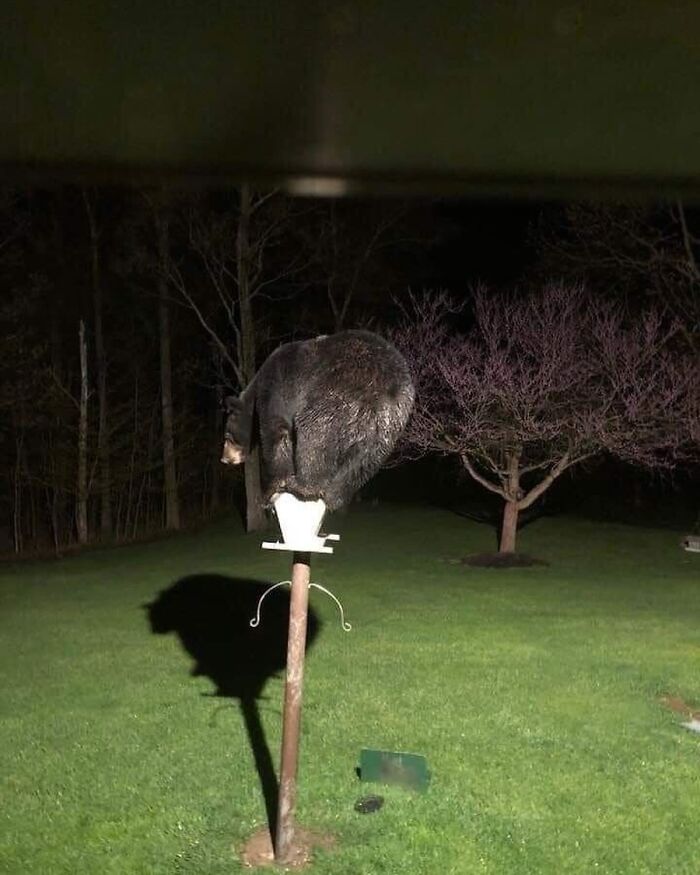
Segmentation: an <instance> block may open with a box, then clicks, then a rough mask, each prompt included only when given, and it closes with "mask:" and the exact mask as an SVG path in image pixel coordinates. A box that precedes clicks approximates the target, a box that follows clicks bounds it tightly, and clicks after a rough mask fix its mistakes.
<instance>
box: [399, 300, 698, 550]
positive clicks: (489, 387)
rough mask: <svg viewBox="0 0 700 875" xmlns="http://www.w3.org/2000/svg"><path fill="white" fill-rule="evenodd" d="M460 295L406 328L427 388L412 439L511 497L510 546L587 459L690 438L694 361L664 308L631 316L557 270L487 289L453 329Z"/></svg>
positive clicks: (503, 543)
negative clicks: (498, 291)
mask: <svg viewBox="0 0 700 875" xmlns="http://www.w3.org/2000/svg"><path fill="white" fill-rule="evenodd" d="M454 309H455V308H454V307H453V306H452V305H451V303H450V301H449V298H448V297H447V296H445V295H441V296H436V297H432V298H431V297H430V296H425V297H424V298H423V299H422V300H420V301H415V302H414V313H413V314H412V316H410V317H409V318H407V320H406V321H405V322H404V324H403V326H402V327H401V328H400V329H398V330H397V331H396V332H395V334H394V340H395V342H396V343H397V345H398V346H399V347H400V348H401V349H402V351H403V352H404V354H405V355H406V357H407V359H408V361H409V364H410V366H411V368H412V371H413V375H414V380H415V383H416V389H417V398H416V407H415V410H414V415H413V417H412V419H411V421H410V423H409V426H408V430H407V433H406V442H407V447H408V450H409V452H411V451H412V452H413V453H414V454H416V455H419V454H422V453H426V452H439V453H445V454H452V455H456V456H457V457H458V458H459V459H460V461H461V463H462V465H463V467H464V469H465V471H466V472H467V473H468V474H469V475H470V476H471V477H472V478H473V479H474V480H475V481H476V482H477V483H479V484H480V485H481V486H483V487H484V488H485V489H487V490H489V491H490V492H492V493H495V494H496V495H498V496H499V497H500V498H501V499H502V500H503V502H504V510H503V522H502V527H501V538H500V550H501V552H512V551H514V550H515V544H516V533H517V524H518V515H519V514H520V512H521V511H522V510H524V509H525V508H528V507H530V506H531V505H532V504H534V503H535V502H536V501H537V500H538V499H539V498H540V497H541V496H542V495H543V494H544V493H545V492H546V491H547V489H549V488H550V487H551V486H552V484H553V483H554V482H555V481H556V480H557V478H558V477H560V476H561V475H562V474H563V473H564V472H565V471H566V470H568V469H569V468H571V467H572V466H574V465H577V464H579V463H581V462H582V461H583V460H584V459H587V458H590V457H591V456H593V455H596V454H599V453H602V452H609V453H612V454H614V455H615V456H617V457H619V458H621V459H624V460H626V461H629V462H631V463H634V464H641V465H645V466H650V467H659V466H673V465H674V464H676V463H677V462H678V461H679V460H680V459H683V458H685V457H686V456H687V455H688V454H689V453H690V452H691V441H692V429H693V428H694V427H695V426H694V425H693V423H694V421H695V416H696V415H697V393H698V388H697V380H696V376H697V369H696V364H695V362H694V361H693V360H692V359H691V358H690V357H689V356H688V355H685V354H682V353H680V352H678V351H677V350H674V349H673V346H672V339H673V338H674V336H675V335H676V334H677V330H678V326H677V325H676V324H673V325H668V324H666V323H665V322H664V320H663V319H662V317H661V315H660V313H659V312H658V310H650V311H649V312H647V313H646V314H645V315H644V316H643V317H642V318H640V319H639V320H638V321H636V322H634V323H632V324H627V323H626V321H625V313H624V311H623V310H622V309H621V308H620V307H618V306H614V305H612V304H609V303H605V302H603V301H601V300H600V299H596V298H593V297H591V296H590V295H588V294H587V293H586V292H585V291H584V289H583V287H581V286H577V287H567V286H564V285H561V284H552V283H550V284H548V285H546V286H545V287H544V288H542V289H541V290H537V291H534V292H531V293H529V294H526V295H520V296H518V295H516V294H505V295H490V294H489V293H488V292H487V291H486V289H484V288H479V289H477V290H476V291H475V293H474V314H473V315H474V323H473V327H472V329H471V330H470V331H468V332H467V333H466V334H461V333H458V332H453V331H451V330H450V326H449V324H448V323H449V315H450V312H453V311H454ZM694 411H695V412H694Z"/></svg>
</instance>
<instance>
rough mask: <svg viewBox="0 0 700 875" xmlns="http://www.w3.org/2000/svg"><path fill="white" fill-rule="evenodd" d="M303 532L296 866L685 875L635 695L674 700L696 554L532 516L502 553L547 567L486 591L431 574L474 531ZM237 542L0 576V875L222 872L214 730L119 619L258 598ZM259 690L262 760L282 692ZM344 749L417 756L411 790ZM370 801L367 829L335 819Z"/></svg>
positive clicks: (698, 817) (143, 640)
mask: <svg viewBox="0 0 700 875" xmlns="http://www.w3.org/2000/svg"><path fill="white" fill-rule="evenodd" d="M331 530H335V531H340V532H341V534H342V541H341V543H340V545H339V546H338V548H337V550H336V555H335V556H333V557H318V558H315V559H314V566H313V577H314V578H315V579H316V580H318V581H319V582H320V583H323V584H325V585H327V586H329V587H330V588H331V589H333V591H334V592H335V593H336V594H337V595H338V596H339V597H340V598H341V600H342V601H343V603H344V605H345V608H346V611H347V618H348V619H349V620H350V622H351V623H352V624H353V631H352V632H351V633H349V634H345V633H344V632H342V630H341V629H340V625H339V622H338V618H337V614H336V613H335V608H334V606H333V605H332V603H331V602H330V601H329V600H327V599H326V598H325V597H324V596H323V595H321V594H319V593H314V594H313V595H312V604H313V606H314V609H315V610H316V611H317V613H318V615H319V616H320V618H321V621H322V626H321V631H320V634H319V635H318V637H317V639H316V641H315V642H314V645H313V647H312V648H311V649H310V651H309V657H308V661H307V675H306V687H305V703H304V730H303V740H302V759H301V767H300V789H299V803H298V819H299V821H300V822H301V823H302V824H304V825H305V826H309V827H313V828H317V829H320V830H325V831H329V832H332V833H333V834H335V835H336V837H337V839H338V847H337V849H336V850H335V851H334V852H332V853H320V854H318V855H317V858H316V864H315V867H314V870H313V871H318V872H322V873H324V875H325V873H329V875H333V873H347V875H350V873H352V875H374V873H426V875H433V873H434V875H438V873H441V875H443V873H444V875H447V873H459V875H461V873H472V872H486V873H496V875H504V873H507V875H510V873H521V872H522V873H524V872H528V873H550V872H551V873H562V872H567V873H568V872H581V873H584V872H585V873H590V872H602V873H606V875H610V873H617V872H625V873H627V872H629V873H635V875H640V873H655V875H656V873H666V872H668V873H685V872H688V873H696V872H697V871H699V869H700V862H699V860H700V837H699V834H698V824H699V823H700V790H699V789H698V788H699V787H700V780H699V778H698V771H699V770H700V737H699V736H696V735H694V734H692V733H690V732H687V731H686V730H684V729H682V728H681V727H680V726H679V722H680V719H681V718H680V717H679V716H678V715H676V714H674V713H672V712H670V711H667V710H665V709H664V708H663V707H661V705H660V704H659V701H658V700H659V697H660V696H661V695H662V694H663V693H666V692H670V693H674V694H677V695H680V696H681V697H683V698H684V699H686V701H689V702H691V703H693V704H695V705H700V673H699V672H698V666H699V657H700V623H699V622H698V620H699V619H700V556H695V555H692V554H688V553H684V552H683V551H682V550H681V549H680V548H679V546H678V535H677V534H676V533H673V532H667V531H655V530H644V529H637V528H634V529H632V528H626V527H623V526H613V525H605V526H602V525H595V524H591V523H586V522H581V521H573V520H569V519H555V520H551V519H550V520H545V521H541V522H538V523H535V524H533V525H532V526H529V527H528V528H526V529H525V530H524V531H523V532H522V533H521V536H520V543H519V547H520V549H522V550H524V551H527V552H529V553H531V554H533V555H535V556H538V557H541V558H544V559H547V560H548V561H549V562H550V563H551V564H550V565H549V567H534V568H527V569H509V570H492V569H474V568H464V567H461V566H455V565H453V564H450V563H449V561H448V560H449V559H450V558H454V557H459V556H462V555H464V554H466V553H469V552H478V551H483V550H489V549H492V547H493V545H494V535H493V533H492V532H491V531H490V530H489V529H486V528H484V527H481V526H477V525H475V524H473V523H470V522H468V521H465V520H463V519H461V518H459V517H457V516H454V515H450V514H449V513H446V512H443V511H439V510H435V509H413V508H406V507H383V508H379V509H368V510H361V511H357V512H354V513H352V514H350V515H348V516H346V517H341V518H339V519H338V520H336V521H335V522H334V524H333V525H332V526H331ZM258 544H259V538H255V537H246V536H243V535H242V534H240V532H238V531H237V530H236V526H235V524H234V523H233V522H231V523H226V524H225V525H224V524H219V525H217V526H214V527H212V528H211V529H209V530H207V531H204V532H200V533H197V534H194V535H186V536H182V537H179V538H173V539H168V540H165V541H161V542H157V543H152V544H146V545H139V546H135V547H129V548H120V549H114V550H103V551H94V552H90V553H85V554H83V555H81V556H75V557H71V558H68V559H64V560H60V561H55V562H43V563H23V564H17V565H15V566H11V567H9V566H5V567H4V568H3V569H2V571H1V573H0V636H1V637H0V675H1V689H2V696H1V697H0V782H1V786H2V791H1V794H0V806H1V810H0V871H2V872H7V873H13V875H14V873H18V875H19V873H41V875H53V873H71V875H74V873H90V875H93V873H100V875H102V873H149V875H151V873H197V875H208V873H231V872H237V871H243V869H242V866H241V864H240V863H239V862H238V860H237V858H236V856H235V853H234V851H233V850H232V848H233V847H239V846H240V845H241V843H242V842H243V841H244V840H245V839H246V838H247V837H248V836H249V835H250V833H251V832H252V831H253V830H254V828H255V827H256V826H258V825H260V824H262V823H264V822H265V806H264V802H263V799H262V795H261V787H260V781H259V779H258V776H257V772H256V769H255V764H254V760H253V755H252V753H251V746H250V743H249V741H248V736H247V733H246V730H245V726H244V723H243V719H242V716H241V712H240V708H239V706H238V703H237V702H236V700H231V699H225V698H213V697H209V696H206V695H202V694H205V693H208V692H211V691H212V689H213V684H212V682H211V680H210V679H209V678H207V677H206V676H200V677H193V676H191V674H190V669H191V667H192V659H191V657H190V655H189V654H188V653H187V652H186V651H185V650H184V649H183V647H182V645H181V643H180V641H179V640H178V638H177V636H175V635H172V634H171V635H154V634H152V633H151V630H150V627H149V624H148V620H147V616H146V614H145V612H144V610H143V608H142V605H143V604H144V603H145V602H148V601H151V600H152V599H153V598H154V597H155V596H156V595H157V594H158V593H159V592H160V591H161V590H163V589H166V588H168V587H169V586H171V585H172V584H173V583H174V582H175V581H176V580H178V579H179V578H182V577H184V576H186V575H190V574H208V573H216V574H223V575H228V576H231V577H239V578H240V577H242V578H248V577H252V578H256V579H259V580H269V581H271V582H272V581H276V580H279V579H283V578H285V577H286V576H287V574H288V559H289V557H288V555H287V554H282V553H280V554H278V553H268V552H263V551H261V550H259V549H258ZM232 585H235V584H232ZM263 622H264V620H263ZM265 694H266V697H265V699H264V700H263V701H262V702H261V703H260V708H261V713H262V720H263V724H264V729H265V733H266V736H267V740H268V743H269V746H270V749H271V752H272V755H273V758H274V760H275V762H276V761H277V757H278V749H279V738H280V703H281V694H282V681H281V680H280V679H273V680H271V681H270V682H269V683H268V684H267V686H266V689H265ZM363 746H370V747H377V748H382V749H390V750H408V751H412V752H417V753H423V754H425V755H426V756H427V757H428V760H429V768H430V770H431V772H432V781H431V785H430V789H429V791H428V793H427V794H425V795H414V794H412V793H410V792H408V791H403V790H400V789H398V788H394V787H384V788H381V787H379V788H377V787H375V786H374V785H361V784H360V783H359V782H358V780H357V778H356V776H355V773H354V769H355V766H356V764H357V760H358V753H359V749H360V748H361V747H363ZM370 791H378V792H381V793H383V795H384V796H385V798H386V803H385V806H384V808H383V809H382V811H381V812H379V813H377V814H373V815H369V816H361V815H358V814H356V813H354V811H353V803H354V801H355V800H356V799H357V797H358V796H359V795H361V794H362V793H363V792H370Z"/></svg>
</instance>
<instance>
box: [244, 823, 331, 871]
mask: <svg viewBox="0 0 700 875" xmlns="http://www.w3.org/2000/svg"><path fill="white" fill-rule="evenodd" d="M335 845H336V840H335V838H334V837H333V836H332V835H328V834H325V833H322V832H316V831H314V830H311V829H303V828H302V827H299V826H297V827H295V830H294V844H293V847H292V853H291V859H290V860H289V862H287V863H286V864H285V867H284V868H285V870H286V869H300V868H302V867H303V866H306V865H307V864H308V863H310V862H311V858H312V855H313V850H314V848H321V849H322V850H324V851H331V850H333V848H334V847H335ZM241 860H242V861H243V865H244V866H245V867H246V868H248V869H255V868H257V867H258V866H274V865H275V855H274V851H273V850H272V840H271V838H270V830H269V829H268V828H267V827H266V826H264V827H262V828H261V829H259V830H257V832H254V833H253V835H252V836H251V837H250V838H249V839H248V841H247V842H246V843H245V847H244V848H243V850H242V851H241Z"/></svg>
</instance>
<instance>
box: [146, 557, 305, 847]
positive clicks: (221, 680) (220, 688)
mask: <svg viewBox="0 0 700 875" xmlns="http://www.w3.org/2000/svg"><path fill="white" fill-rule="evenodd" d="M269 585H270V584H269V583H265V582H263V581H258V580H249V579H241V578H233V577H225V576H223V575H217V574H201V575H192V576H189V577H184V578H182V579H181V580H178V581H176V582H175V583H174V584H172V586H170V587H168V588H167V589H165V590H162V591H161V592H160V593H159V594H158V596H157V597H156V599H155V600H154V601H153V602H151V603H150V604H148V605H145V608H146V611H147V613H148V619H149V622H150V626H151V631H152V632H153V634H154V635H166V634H169V633H171V632H172V633H175V634H176V635H177V636H178V638H179V639H180V643H181V644H182V647H183V649H184V650H186V651H187V653H189V654H190V656H191V657H192V659H193V660H194V666H193V667H192V672H191V674H192V675H193V676H206V677H208V678H209V679H210V680H211V681H212V682H213V684H214V687H215V689H214V692H213V693H212V694H211V695H214V696H221V697H225V698H233V699H238V700H239V701H240V705H241V711H242V714H243V718H244V721H245V726H246V731H247V733H248V739H249V742H250V746H251V750H252V752H253V757H254V760H255V766H256V769H257V772H258V776H259V778H260V784H261V787H262V792H263V797H264V800H265V808H266V811H267V818H268V823H269V826H270V833H271V835H272V836H274V835H275V831H276V830H275V827H276V823H275V821H276V817H277V800H278V792H279V788H278V782H277V777H276V773H275V767H274V764H273V761H272V756H271V754H270V749H269V747H268V744H267V741H266V739H265V733H264V730H263V726H262V723H261V720H260V713H259V710H258V704H257V703H258V699H259V698H260V696H261V694H262V690H263V687H264V686H265V684H266V683H267V681H268V680H269V679H270V678H271V677H273V676H275V675H277V674H279V673H280V672H281V671H282V670H283V669H284V668H285V665H286V661H287V629H288V622H289V590H288V589H287V588H280V589H276V590H274V591H273V592H271V593H270V594H269V595H268V596H267V597H266V598H265V601H264V602H263V605H262V610H261V622H260V625H259V626H257V628H251V626H250V620H251V619H252V618H253V617H254V616H255V615H256V610H257V606H258V602H259V600H260V597H261V596H262V595H263V593H264V592H265V590H266V589H267V588H268V587H269ZM319 628H320V623H319V620H318V618H317V617H316V615H315V613H314V612H313V610H312V609H311V608H309V617H308V627H307V636H306V647H307V650H308V648H309V646H310V645H311V644H312V642H313V641H314V639H315V638H316V636H317V634H318V631H319Z"/></svg>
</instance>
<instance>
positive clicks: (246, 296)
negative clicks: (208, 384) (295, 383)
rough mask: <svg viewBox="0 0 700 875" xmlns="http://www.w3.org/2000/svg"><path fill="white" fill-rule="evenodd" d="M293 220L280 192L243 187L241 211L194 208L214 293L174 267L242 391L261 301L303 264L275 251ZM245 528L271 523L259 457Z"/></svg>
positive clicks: (195, 234)
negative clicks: (197, 289) (195, 286)
mask: <svg viewBox="0 0 700 875" xmlns="http://www.w3.org/2000/svg"><path fill="white" fill-rule="evenodd" d="M289 221H290V209H289V205H288V202H287V201H285V200H284V199H283V198H281V197H278V196H276V193H275V192H268V193H264V194H262V193H257V192H254V191H253V190H252V189H251V187H250V186H249V185H247V184H244V185H243V186H242V187H241V189H240V192H239V193H238V197H237V201H236V204H235V207H234V208H229V209H226V210H222V209H214V208H212V207H211V206H210V205H207V204H205V203H202V202H200V203H198V204H195V205H194V206H192V207H191V208H190V209H189V210H188V215H187V225H188V235H189V242H190V245H191V246H192V248H193V250H194V252H195V253H196V254H197V256H198V257H199V260H200V263H201V264H202V266H203V267H204V270H205V273H206V276H207V278H208V281H209V284H210V288H211V291H212V292H213V295H210V296H208V297H207V298H206V299H202V298H201V296H200V297H198V296H197V295H196V294H195V293H194V292H193V291H192V289H191V288H190V285H189V284H188V282H187V279H186V277H185V275H184V273H183V271H182V270H181V269H180V268H179V267H178V265H176V264H175V263H174V262H171V271H170V278H171V282H172V284H173V286H174V288H175V289H177V291H178V292H179V294H180V295H181V297H182V299H183V300H184V301H185V302H186V303H187V305H188V306H189V307H190V308H191V309H192V311H193V312H194V313H195V315H196V317H197V319H198V320H199V322H200V324H201V326H202V328H203V329H204V331H205V332H206V333H207V335H208V337H209V339H210V340H211V342H212V344H213V346H214V348H215V349H216V350H217V351H218V355H217V360H218V361H219V362H220V363H221V366H222V368H223V369H224V373H223V374H222V375H221V380H222V382H224V383H226V384H228V385H229V386H230V387H231V388H232V389H233V391H235V392H240V391H242V389H244V388H245V386H246V385H247V384H248V383H249V382H250V380H252V378H253V376H254V375H255V370H256V367H257V364H258V361H257V355H258V344H259V317H258V316H256V313H255V306H256V301H258V300H260V299H263V298H265V297H266V296H268V295H269V294H270V292H271V290H272V289H273V288H274V286H275V285H276V284H282V283H285V282H287V283H288V282H290V280H291V278H292V277H294V276H296V275H298V273H299V271H300V270H301V268H302V265H303V261H302V258H301V257H300V256H299V254H298V253H294V254H291V255H289V256H287V255H286V254H285V255H281V256H280V255H279V254H278V253H276V254H275V256H274V257H273V255H272V250H273V249H274V248H275V247H277V245H278V244H279V242H280V239H281V237H282V235H283V233H284V231H285V230H286V229H287V228H288V225H289ZM244 476H245V487H246V527H247V529H248V531H255V530H259V529H261V528H263V527H264V526H265V523H266V520H265V514H264V508H263V501H262V489H261V486H260V466H259V460H258V455H257V452H253V453H251V455H250V457H249V458H248V461H247V462H246V464H245V472H244Z"/></svg>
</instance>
